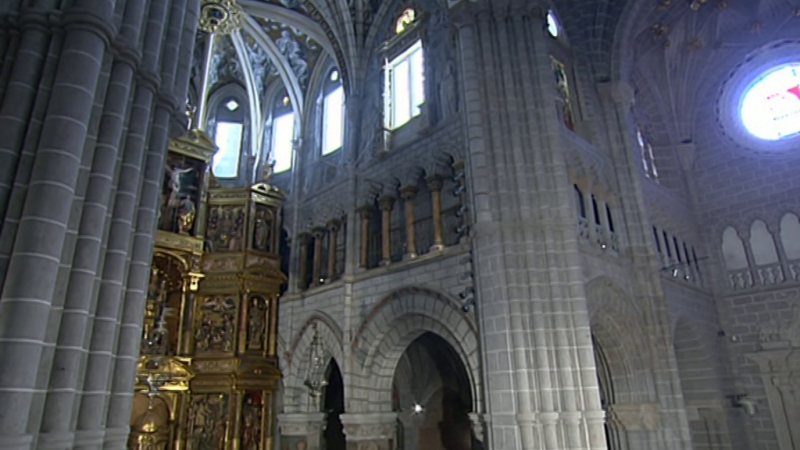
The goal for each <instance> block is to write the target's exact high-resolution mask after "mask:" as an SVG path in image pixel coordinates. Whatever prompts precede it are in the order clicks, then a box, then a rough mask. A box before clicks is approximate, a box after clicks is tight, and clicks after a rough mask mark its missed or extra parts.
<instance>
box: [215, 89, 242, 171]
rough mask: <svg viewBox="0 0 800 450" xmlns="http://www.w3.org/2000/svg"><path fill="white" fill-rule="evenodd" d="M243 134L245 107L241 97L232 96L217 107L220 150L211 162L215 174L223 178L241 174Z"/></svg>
mask: <svg viewBox="0 0 800 450" xmlns="http://www.w3.org/2000/svg"><path fill="white" fill-rule="evenodd" d="M243 136H244V108H243V107H242V103H241V102H240V100H239V99H237V98H235V97H231V98H229V99H227V100H225V101H223V102H221V103H220V104H219V106H218V107H217V112H216V125H215V126H214V142H215V144H217V147H219V150H217V152H216V153H215V154H214V158H213V160H212V162H211V170H212V172H213V173H214V176H216V177H217V178H222V179H225V178H236V177H237V176H239V161H240V158H241V154H242V140H243Z"/></svg>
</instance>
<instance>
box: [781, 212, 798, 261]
mask: <svg viewBox="0 0 800 450" xmlns="http://www.w3.org/2000/svg"><path fill="white" fill-rule="evenodd" d="M781 243H782V244H783V251H784V252H785V253H786V258H787V259H789V260H790V261H794V260H797V259H800V220H798V218H797V216H796V215H794V214H791V213H790V214H786V215H785V216H783V218H782V219H781Z"/></svg>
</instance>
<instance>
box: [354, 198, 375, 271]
mask: <svg viewBox="0 0 800 450" xmlns="http://www.w3.org/2000/svg"><path fill="white" fill-rule="evenodd" d="M356 212H357V213H358V214H359V215H360V216H361V248H360V250H361V251H360V253H359V263H358V266H359V267H361V268H362V269H366V268H368V267H369V231H370V230H369V228H370V226H369V224H370V220H371V219H372V207H370V206H369V205H367V206H362V207H361V208H359V209H358V210H357V211H356Z"/></svg>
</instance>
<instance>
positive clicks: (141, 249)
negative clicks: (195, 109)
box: [87, 0, 200, 450]
mask: <svg viewBox="0 0 800 450" xmlns="http://www.w3.org/2000/svg"><path fill="white" fill-rule="evenodd" d="M169 4H170V15H169V21H168V22H167V28H166V38H165V39H164V42H163V50H162V56H163V59H162V65H161V89H160V91H159V99H158V102H157V103H156V112H155V115H154V116H153V118H152V120H153V127H152V131H151V134H150V140H149V147H148V152H147V158H146V161H145V166H144V180H143V181H144V182H143V185H142V191H141V193H140V196H139V205H138V208H137V212H136V225H135V233H134V235H133V245H132V250H131V255H130V258H131V261H130V269H129V271H128V278H127V289H126V291H125V297H124V299H123V310H122V316H121V324H120V326H119V329H118V330H119V331H118V332H117V336H118V341H117V344H116V352H115V353H116V355H117V356H116V358H115V364H114V371H113V375H112V377H111V380H112V384H111V396H110V401H109V405H108V411H107V414H106V423H105V424H104V428H106V429H111V430H120V431H121V430H125V429H126V428H127V427H128V425H129V420H130V417H129V414H130V411H131V408H132V403H133V397H132V396H131V394H130V393H131V391H132V390H133V386H134V382H135V377H136V371H135V368H136V363H137V359H138V357H139V348H140V342H141V341H140V340H141V325H142V315H143V312H144V306H145V292H146V291H147V285H148V280H149V276H150V264H151V261H152V256H153V237H154V234H155V227H156V216H157V212H156V210H157V209H158V198H159V195H160V193H161V188H162V183H163V177H164V160H165V157H166V153H167V145H168V142H169V138H170V137H171V136H170V122H171V121H173V120H176V121H177V120H178V118H180V120H181V122H180V124H181V126H180V127H176V128H177V129H175V130H174V131H173V132H172V134H173V136H172V137H177V136H178V135H179V134H181V133H183V131H184V130H185V123H184V122H185V118H186V116H185V110H184V103H185V100H186V92H187V89H188V88H187V86H188V83H189V75H190V73H189V72H190V70H189V67H190V64H188V63H187V61H186V59H187V58H191V55H192V54H193V52H194V43H195V34H196V31H197V23H198V11H199V6H200V2H199V1H197V0H173V1H172V2H170V3H169ZM176 96H180V97H177V98H176ZM197 263H198V262H197V261H195V264H197ZM192 269H194V270H197V269H198V268H197V267H194V268H192ZM126 431H127V430H126ZM126 439H127V432H124V433H120V434H118V435H108V434H107V435H106V436H105V439H104V448H106V449H120V450H122V449H125V448H126V444H127V443H126ZM87 448H94V447H87Z"/></svg>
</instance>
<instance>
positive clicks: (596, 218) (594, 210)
mask: <svg viewBox="0 0 800 450" xmlns="http://www.w3.org/2000/svg"><path fill="white" fill-rule="evenodd" d="M592 213H593V214H594V223H595V224H597V225H600V209H599V208H598V207H597V198H595V196H594V194H592Z"/></svg>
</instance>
